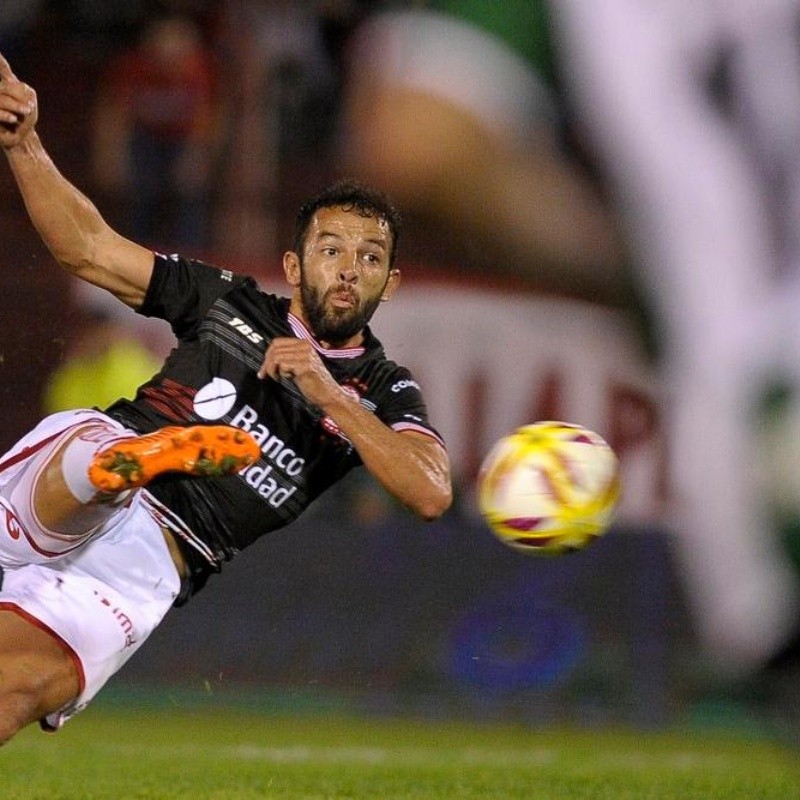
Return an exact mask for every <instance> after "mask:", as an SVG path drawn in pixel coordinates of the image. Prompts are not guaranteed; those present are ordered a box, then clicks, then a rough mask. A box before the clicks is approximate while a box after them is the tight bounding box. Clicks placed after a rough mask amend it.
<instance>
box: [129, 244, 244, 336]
mask: <svg viewBox="0 0 800 800" xmlns="http://www.w3.org/2000/svg"><path fill="white" fill-rule="evenodd" d="M247 280H251V279H249V278H245V277H243V276H240V275H234V274H233V273H232V272H231V271H230V270H227V269H219V268H218V267H213V266H211V265H210V264H205V263H203V262H202V261H195V260H193V259H187V258H182V257H181V256H179V255H170V256H165V255H161V254H160V253H156V255H155V262H154V265H153V275H152V277H151V279H150V284H149V285H148V287H147V293H146V294H145V298H144V303H143V304H142V306H141V308H140V309H139V313H140V314H143V315H144V316H146V317H158V318H159V319H163V320H166V321H167V322H169V324H170V325H171V327H172V331H173V333H174V334H175V335H176V336H177V337H178V338H179V339H180V338H183V337H185V336H188V335H190V334H191V333H192V332H193V331H194V330H195V329H196V328H197V326H198V325H199V324H200V322H201V321H202V319H203V318H204V317H205V315H206V313H207V312H208V310H209V308H211V306H212V305H213V304H214V302H215V301H216V300H217V299H218V298H220V297H222V296H223V295H224V294H227V293H228V292H229V291H230V290H231V289H233V288H234V287H236V286H240V285H241V284H242V283H244V282H245V281H247Z"/></svg>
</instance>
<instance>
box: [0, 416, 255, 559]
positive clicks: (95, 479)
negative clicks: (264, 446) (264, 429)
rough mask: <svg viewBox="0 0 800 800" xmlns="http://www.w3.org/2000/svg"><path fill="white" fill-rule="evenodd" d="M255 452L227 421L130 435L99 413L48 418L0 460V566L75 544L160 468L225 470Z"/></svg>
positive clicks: (98, 529)
mask: <svg viewBox="0 0 800 800" xmlns="http://www.w3.org/2000/svg"><path fill="white" fill-rule="evenodd" d="M259 455H260V449H259V446H258V444H257V443H256V442H255V440H254V439H253V438H252V437H251V436H250V435H249V434H247V433H245V432H244V431H240V430H238V429H236V428H231V427H229V426H227V425H218V426H217V425H211V426H194V427H172V428H163V429H161V430H159V431H156V432H154V433H152V434H148V435H146V436H136V435H135V434H134V433H133V432H131V431H128V430H125V429H124V428H122V427H121V426H120V425H119V424H118V423H116V422H115V421H114V420H112V419H110V418H108V417H106V416H104V415H102V414H100V413H98V412H69V413H68V414H66V415H54V416H53V417H51V418H48V419H47V420H45V421H43V422H42V423H41V424H40V425H39V426H37V428H36V429H34V431H32V432H31V434H29V435H28V436H27V437H25V438H24V439H23V440H22V441H21V442H20V443H19V445H18V446H17V447H16V448H14V449H13V450H12V451H11V453H10V454H8V456H7V457H5V458H3V459H2V460H0V506H2V507H3V508H4V510H5V515H6V520H7V528H8V532H9V536H8V537H0V564H5V565H7V566H20V565H23V564H30V563H46V562H47V561H49V560H52V559H53V558H56V557H58V556H62V555H64V554H66V553H68V552H71V551H73V550H74V549H75V548H76V547H79V546H82V545H83V544H84V543H85V542H86V541H88V540H89V539H91V538H92V537H94V536H96V535H99V534H101V533H102V532H103V530H104V529H105V527H106V526H107V524H108V523H109V521H110V520H111V519H112V517H113V516H114V515H115V514H116V513H117V512H118V511H120V510H121V509H123V508H124V507H125V505H126V502H127V500H128V499H129V496H130V494H129V492H128V490H130V489H135V488H138V487H140V486H144V485H145V484H147V483H148V482H149V481H150V480H152V479H153V478H154V477H155V476H157V475H159V474H161V473H163V472H168V471H177V472H183V473H188V474H193V475H202V476H218V475H225V474H229V473H232V472H235V471H237V470H239V469H241V468H242V467H244V466H246V465H247V464H250V463H252V462H253V461H254V460H255V459H256V458H257V457H258V456H259ZM4 467H5V468H4Z"/></svg>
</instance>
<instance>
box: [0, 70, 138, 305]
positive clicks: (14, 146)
mask: <svg viewBox="0 0 800 800" xmlns="http://www.w3.org/2000/svg"><path fill="white" fill-rule="evenodd" d="M38 113H39V109H38V103H37V98H36V92H35V91H34V90H33V89H32V88H31V87H30V86H28V85H27V84H26V83H23V82H22V81H20V80H19V79H18V78H17V77H16V76H15V75H14V73H13V72H12V71H11V67H10V66H9V64H8V62H7V61H6V59H5V58H3V56H2V55H0V146H2V147H3V149H4V151H5V154H6V156H7V158H8V162H9V165H10V166H11V171H12V172H13V174H14V178H15V180H16V182H17V186H18V187H19V190H20V192H21V194H22V197H23V200H24V201H25V207H26V208H27V210H28V214H29V216H30V218H31V221H32V222H33V224H34V226H35V227H36V230H37V231H38V232H39V235H40V236H41V237H42V241H43V242H44V243H45V245H46V246H47V248H48V250H50V252H51V253H52V254H53V256H54V258H55V259H56V260H57V261H58V263H59V264H60V265H61V266H62V267H64V268H65V269H66V270H68V271H69V272H71V273H72V274H74V275H76V276H77V277H79V278H82V279H83V280H86V281H88V282H89V283H93V284H95V285H96V286H100V287H102V288H103V289H107V290H108V291H110V292H111V293H112V294H114V295H116V296H117V297H119V299H120V300H122V301H123V302H124V303H126V304H127V305H129V306H131V307H133V308H138V307H139V306H140V305H141V304H142V302H143V301H144V294H145V291H146V289H147V285H148V283H149V281H150V275H151V272H152V269H153V253H152V251H150V250H148V249H147V248H144V247H141V246H140V245H138V244H136V243H134V242H131V241H129V240H127V239H125V238H124V237H122V236H120V235H119V234H118V233H116V232H115V231H114V230H112V229H111V228H110V227H109V226H108V225H107V224H106V222H105V220H103V218H102V216H101V215H100V213H99V212H98V210H97V209H96V208H95V206H94V205H93V204H92V203H91V201H90V200H89V199H88V198H87V197H85V196H84V195H83V194H82V193H81V192H79V191H78V189H76V188H75V186H73V185H72V184H71V183H70V182H69V181H67V180H66V178H64V176H63V175H62V174H61V173H60V172H59V171H58V169H57V168H56V166H55V164H54V163H53V162H52V160H51V159H50V157H49V155H48V154H47V152H46V151H45V149H44V146H43V145H42V143H41V141H40V139H39V136H38V135H37V133H36V129H35V126H36V121H37V119H38Z"/></svg>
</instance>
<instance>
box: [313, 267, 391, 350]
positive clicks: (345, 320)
mask: <svg viewBox="0 0 800 800" xmlns="http://www.w3.org/2000/svg"><path fill="white" fill-rule="evenodd" d="M382 291H383V287H382V288H381V291H379V292H376V293H374V294H371V295H370V296H369V297H364V296H363V295H362V294H361V291H360V290H359V288H357V287H353V286H349V285H348V284H346V283H337V284H333V285H332V286H329V287H328V288H327V289H325V288H323V287H320V286H314V285H312V283H311V282H310V281H309V279H308V275H307V273H306V271H305V270H303V271H302V272H301V278H300V296H301V298H302V301H303V309H304V311H305V313H306V318H307V320H308V324H309V325H310V327H311V330H312V331H313V333H314V335H315V336H316V337H317V339H319V340H320V341H324V342H330V343H331V344H338V343H340V342H346V341H347V340H348V339H350V338H352V337H353V336H355V335H356V334H357V333H359V332H360V331H361V330H362V329H363V328H364V326H365V325H366V324H367V323H368V322H369V321H370V320H371V319H372V315H373V314H374V313H375V311H376V309H377V308H378V305H379V303H380V301H381V293H382ZM344 296H349V298H350V300H351V304H350V305H347V306H344V307H343V306H342V305H341V304H336V303H334V298H341V297H344Z"/></svg>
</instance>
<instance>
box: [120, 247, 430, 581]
mask: <svg viewBox="0 0 800 800" xmlns="http://www.w3.org/2000/svg"><path fill="white" fill-rule="evenodd" d="M140 313H142V314H145V315H147V316H152V317H159V318H161V319H164V320H166V321H167V322H169V323H170V325H171V326H172V330H173V332H174V333H175V336H176V337H177V340H178V342H177V346H176V347H175V348H174V349H173V350H172V352H171V353H170V354H169V356H168V357H167V359H166V361H165V363H164V366H163V368H162V369H161V371H160V372H159V373H158V374H157V375H156V376H155V377H153V378H152V380H150V381H148V382H147V383H146V384H144V385H143V386H141V387H140V388H139V390H138V391H137V393H136V397H135V398H134V399H133V400H120V401H118V402H117V403H115V404H114V405H112V406H111V407H110V408H109V409H108V410H107V413H108V414H109V415H110V416H112V417H114V418H115V419H117V420H119V421H120V422H121V423H123V424H124V425H125V426H127V427H129V428H131V429H133V430H135V431H138V432H140V433H147V432H150V431H152V430H155V429H156V428H161V427H164V426H166V425H175V424H179V425H187V424H198V423H204V422H207V423H212V422H213V423H215V424H219V423H225V424H229V425H233V426H236V427H239V428H242V429H244V430H247V431H249V432H250V433H251V434H252V435H253V436H254V437H255V438H256V440H257V441H258V443H259V444H260V445H261V453H262V455H261V458H260V459H259V460H258V461H257V462H255V463H254V464H251V465H250V466H249V467H247V468H246V469H245V470H244V471H243V472H241V473H240V474H238V475H229V476H226V477H222V478H195V477H190V476H185V475H180V474H166V475H163V476H161V477H160V478H158V479H156V480H155V481H154V482H153V483H151V484H150V485H149V486H148V489H149V491H150V493H151V494H152V495H153V496H154V497H155V498H156V500H158V501H159V502H160V504H161V505H162V506H163V507H164V508H162V512H163V513H164V514H165V520H164V521H165V524H169V525H170V527H171V528H172V529H173V530H175V531H176V532H178V534H179V536H178V537H177V538H178V540H179V542H180V544H181V547H182V549H183V551H184V555H185V557H186V560H187V562H188V563H189V566H190V569H191V572H192V583H193V590H194V591H196V590H197V589H199V588H200V586H202V584H203V583H205V580H206V579H207V577H208V575H209V573H210V572H213V571H219V569H220V568H221V564H222V562H224V561H227V560H229V559H230V558H232V557H233V556H234V555H235V554H236V553H237V552H239V551H240V550H243V549H244V548H245V547H247V546H248V545H250V544H252V543H253V542H254V541H255V540H256V539H258V538H259V537H261V536H263V535H264V534H265V533H269V532H270V531H273V530H275V529H276V528H280V527H282V526H284V525H286V524H288V523H289V522H291V521H292V520H294V519H295V518H297V516H298V515H299V514H300V513H301V512H302V511H303V510H304V509H305V508H307V507H308V505H309V504H310V503H311V502H312V501H313V500H314V499H315V498H316V497H318V496H319V495H320V494H321V493H322V492H324V491H325V490H326V489H327V488H328V487H329V486H331V485H332V484H334V483H336V482H337V481H338V480H339V479H341V478H342V477H343V476H344V475H345V474H346V473H347V472H349V471H350V470H351V469H352V468H353V467H356V466H359V465H360V464H361V459H360V457H359V455H358V453H357V452H356V450H355V449H354V448H353V446H352V445H351V443H350V442H349V441H348V440H347V439H346V438H345V437H344V436H343V435H342V434H341V433H340V431H339V430H338V428H337V426H336V424H335V423H334V421H333V420H332V419H330V418H329V417H326V416H325V415H324V414H323V413H322V412H321V411H320V409H319V408H317V407H316V406H314V405H312V404H311V403H310V402H309V401H308V400H306V398H305V397H304V396H303V395H302V393H301V392H300V391H299V390H298V389H297V387H296V386H295V385H294V383H293V382H291V381H289V380H281V381H275V380H272V379H270V378H268V379H265V380H261V379H259V378H258V377H257V375H256V371H257V370H258V368H259V367H260V366H261V363H262V361H263V358H264V353H265V351H266V349H267V346H268V345H269V343H270V342H271V341H272V339H274V338H275V337H281V336H297V337H302V338H306V339H308V340H309V341H310V342H311V343H312V344H313V345H314V347H316V349H317V351H318V353H319V355H320V357H321V358H322V361H323V363H324V364H325V366H326V367H327V368H328V370H329V371H330V373H331V374H332V375H333V377H334V378H335V379H336V381H337V382H338V383H339V384H340V385H341V386H343V387H345V388H346V389H347V390H348V391H349V392H351V393H352V396H353V399H354V402H359V403H361V405H362V406H363V407H364V408H366V409H368V410H370V411H372V412H373V413H374V414H376V415H377V417H378V418H379V419H380V420H381V421H382V422H383V423H385V424H386V425H388V426H389V427H391V428H393V429H395V430H416V431H420V432H422V433H426V434H428V435H430V436H432V437H434V438H435V439H437V440H438V441H440V442H441V437H440V436H439V434H438V433H437V431H436V430H435V429H434V428H433V427H432V426H431V424H430V423H429V421H428V416H427V410H426V407H425V403H424V401H423V398H422V394H421V392H420V388H419V385H418V384H417V383H416V381H415V380H414V379H413V377H412V376H411V374H410V372H409V371H408V370H407V369H405V368H404V367H401V366H399V365H398V364H395V363H394V362H393V361H390V360H389V359H387V358H386V355H385V353H384V350H383V347H382V345H381V343H380V342H379V341H378V340H377V339H376V338H375V337H374V336H373V335H372V333H371V332H370V331H369V329H367V330H366V331H365V338H364V344H363V346H361V347H354V348H351V349H345V350H327V349H325V348H323V347H321V346H320V344H319V343H318V342H317V341H316V340H315V339H314V338H313V336H312V335H311V333H310V332H309V331H308V330H307V328H306V327H305V326H304V324H303V323H302V322H301V321H300V320H299V319H298V318H296V317H295V316H294V315H292V314H291V313H290V312H289V300H288V299H287V298H283V297H278V296H276V295H272V294H267V293H265V292H263V291H261V290H260V289H259V288H258V286H257V284H256V282H255V281H254V280H253V279H252V278H248V277H245V276H241V275H235V274H233V273H232V272H230V271H228V270H222V269H218V268H216V267H213V266H210V265H208V264H204V263H203V262H200V261H194V260H188V259H184V258H181V257H179V256H176V255H171V256H169V257H166V256H162V255H157V256H156V258H155V266H154V270H153V276H152V279H151V281H150V285H149V287H148V290H147V294H146V297H145V300H144V304H143V305H142V307H141V309H140Z"/></svg>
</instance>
